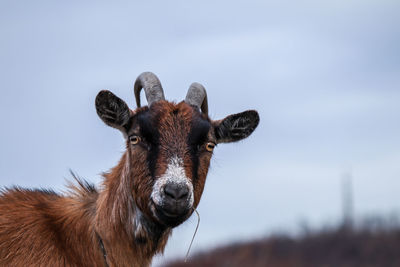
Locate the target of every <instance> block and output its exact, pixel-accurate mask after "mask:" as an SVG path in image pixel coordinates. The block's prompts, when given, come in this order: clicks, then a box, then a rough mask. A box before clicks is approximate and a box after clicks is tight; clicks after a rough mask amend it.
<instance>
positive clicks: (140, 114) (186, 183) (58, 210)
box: [0, 72, 259, 267]
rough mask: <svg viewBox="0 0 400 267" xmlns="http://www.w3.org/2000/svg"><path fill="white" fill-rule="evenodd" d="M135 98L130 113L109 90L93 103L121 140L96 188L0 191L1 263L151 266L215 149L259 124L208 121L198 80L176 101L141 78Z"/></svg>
mask: <svg viewBox="0 0 400 267" xmlns="http://www.w3.org/2000/svg"><path fill="white" fill-rule="evenodd" d="M142 89H144V91H145V95H146V98H147V102H148V106H144V107H141V105H140V92H141V90H142ZM134 93H135V97H136V103H137V108H136V109H135V110H131V109H129V107H128V105H127V104H126V103H125V102H124V101H123V100H121V99H120V98H118V97H117V96H115V95H114V94H113V93H111V92H110V91H107V90H103V91H100V92H99V93H98V95H97V97H96V100H95V105H96V111H97V114H98V115H99V117H100V118H101V119H102V120H103V122H104V123H105V124H107V125H108V126H111V127H114V128H116V129H118V130H120V131H121V132H122V134H123V135H124V137H125V140H126V151H125V152H124V154H123V155H122V158H121V159H120V161H119V163H118V164H117V166H115V167H114V168H112V169H111V171H110V172H108V173H105V174H104V175H103V176H104V180H103V184H102V186H101V188H100V189H96V188H95V187H94V186H93V185H91V184H89V183H88V182H86V181H84V180H82V179H80V178H75V179H76V181H77V183H75V184H72V183H71V184H70V185H69V188H70V190H69V191H68V192H67V193H64V194H57V193H55V192H53V191H49V190H31V189H22V188H19V187H13V188H8V189H7V188H6V189H3V190H2V191H1V192H0V266H46V267H47V266H118V267H121V266H149V265H150V264H151V260H152V257H153V256H154V255H155V254H156V253H162V252H163V250H164V247H165V246H166V243H167V240H168V238H169V236H170V234H171V232H172V229H173V228H174V227H176V226H178V225H179V224H181V223H182V222H184V221H185V220H186V219H187V218H189V217H190V216H191V214H192V212H193V211H194V209H195V208H196V207H197V206H198V204H199V201H200V197H201V195H202V192H203V188H204V184H205V180H206V176H207V172H208V168H209V164H210V159H211V156H212V154H213V149H214V147H215V146H216V145H217V144H219V143H229V142H235V141H239V140H241V139H243V138H246V137H248V136H249V135H250V134H251V133H252V132H253V131H254V130H255V128H256V127H257V125H258V122H259V116H258V113H257V112H256V111H254V110H248V111H245V112H242V113H238V114H233V115H230V116H228V117H226V118H225V119H222V120H217V121H213V120H211V119H210V118H209V117H208V103H207V95H206V91H205V89H204V87H203V86H202V85H201V84H199V83H193V84H192V85H191V86H190V88H189V90H188V93H187V96H186V99H185V100H184V101H182V102H180V103H177V104H176V103H172V102H168V101H166V100H165V97H164V92H163V89H162V86H161V83H160V81H159V79H158V78H157V77H156V75H154V74H153V73H151V72H144V73H142V74H141V75H140V76H139V77H138V78H137V80H136V82H135V85H134Z"/></svg>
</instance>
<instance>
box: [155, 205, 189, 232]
mask: <svg viewBox="0 0 400 267" xmlns="http://www.w3.org/2000/svg"><path fill="white" fill-rule="evenodd" d="M152 206H153V209H152V210H153V215H154V217H155V218H156V219H157V221H158V222H159V223H161V224H163V225H165V226H168V227H176V226H178V225H179V224H181V223H183V222H184V221H185V220H186V219H187V218H188V217H189V213H190V210H189V209H188V210H185V211H184V212H180V213H172V212H170V211H167V210H166V209H165V208H163V207H162V206H160V205H157V204H156V203H154V202H153V203H152Z"/></svg>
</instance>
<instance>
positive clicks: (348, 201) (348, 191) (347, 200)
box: [342, 170, 354, 228]
mask: <svg viewBox="0 0 400 267" xmlns="http://www.w3.org/2000/svg"><path fill="white" fill-rule="evenodd" d="M352 180H353V177H352V175H351V170H347V171H346V172H344V173H343V175H342V209H343V226H344V227H346V228H352V227H353V219H354V218H353V216H354V207H353V181H352Z"/></svg>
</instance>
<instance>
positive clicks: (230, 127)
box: [214, 110, 260, 143]
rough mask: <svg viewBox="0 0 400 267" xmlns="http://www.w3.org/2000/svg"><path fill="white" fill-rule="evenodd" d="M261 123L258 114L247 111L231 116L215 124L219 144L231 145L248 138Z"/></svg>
mask: <svg viewBox="0 0 400 267" xmlns="http://www.w3.org/2000/svg"><path fill="white" fill-rule="evenodd" d="M259 122H260V117H259V116H258V112H257V111H255V110H247V111H244V112H241V113H237V114H233V115H229V116H228V117H226V118H225V119H223V120H219V121H216V122H214V129H215V136H216V138H217V143H230V142H236V141H239V140H242V139H244V138H246V137H248V136H249V135H250V134H251V133H252V132H253V131H254V130H255V129H256V127H257V125H258V123H259Z"/></svg>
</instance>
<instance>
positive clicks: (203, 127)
mask: <svg viewBox="0 0 400 267" xmlns="http://www.w3.org/2000/svg"><path fill="white" fill-rule="evenodd" d="M210 127H211V123H210V122H209V121H207V120H204V119H203V118H201V117H199V116H198V117H197V118H194V119H193V121H192V126H191V129H190V133H189V136H188V139H187V142H188V146H189V150H190V156H191V159H192V165H193V167H192V176H193V179H194V180H197V179H198V170H199V146H201V145H203V144H204V143H205V142H206V140H207V136H208V132H209V130H210Z"/></svg>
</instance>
